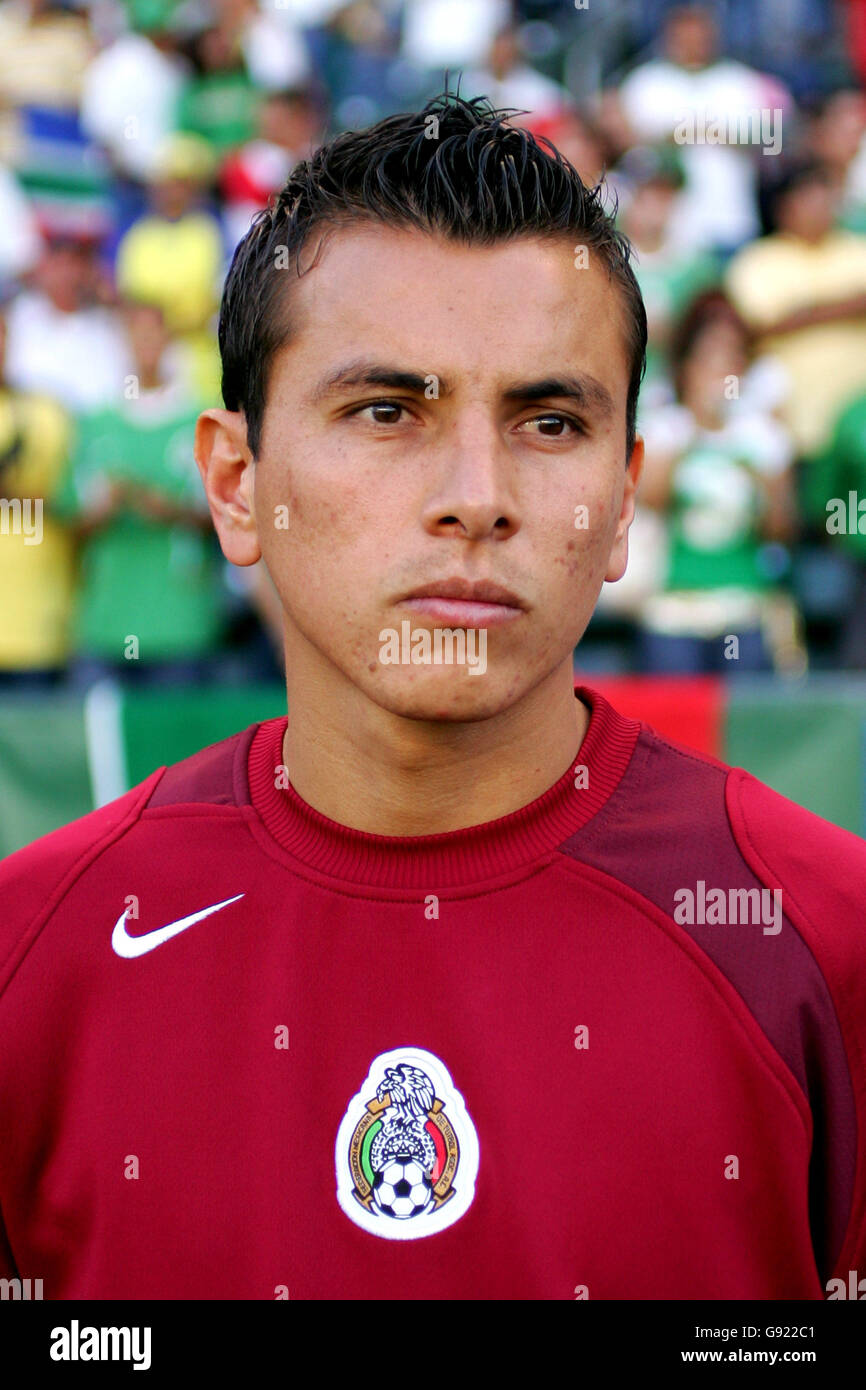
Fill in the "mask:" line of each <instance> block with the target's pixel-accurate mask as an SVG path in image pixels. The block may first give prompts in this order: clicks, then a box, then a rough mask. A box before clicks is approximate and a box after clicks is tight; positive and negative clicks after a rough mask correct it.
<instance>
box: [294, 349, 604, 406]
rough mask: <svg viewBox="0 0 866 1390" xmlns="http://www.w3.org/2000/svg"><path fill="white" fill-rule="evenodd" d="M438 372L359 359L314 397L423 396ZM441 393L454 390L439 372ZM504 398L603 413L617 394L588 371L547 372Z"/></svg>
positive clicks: (323, 382) (319, 399)
mask: <svg viewBox="0 0 866 1390" xmlns="http://www.w3.org/2000/svg"><path fill="white" fill-rule="evenodd" d="M435 375H436V374H435V373H433V372H428V373H427V374H426V376H425V375H424V374H423V373H421V372H412V371H403V370H401V369H400V368H399V367H394V366H391V365H389V364H387V363H381V362H372V361H367V360H364V359H362V360H356V361H354V362H347V363H345V364H344V365H343V366H342V367H338V368H336V370H335V371H333V372H330V373H329V374H328V376H326V377H323V378H322V380H321V381H320V382H319V383H318V385H317V386H316V387H315V388H314V390H313V392H312V395H311V396H310V401H311V403H312V404H314V405H316V404H320V403H321V402H322V401H324V400H327V399H328V397H331V396H339V395H341V394H344V393H345V392H347V391H351V390H355V389H357V388H358V387H368V386H375V387H382V388H384V389H385V390H391V391H408V392H412V393H414V394H415V395H419V396H423V395H424V394H425V391H426V389H427V385H428V383H429V381H430V379H431V377H434V376H435ZM436 381H437V389H438V394H439V397H440V398H441V397H443V396H449V395H451V394H452V392H453V389H454V388H453V386H452V385H451V383H450V381H448V380H446V378H444V377H441V376H436ZM502 395H503V399H504V400H506V401H512V402H515V403H519V402H521V401H542V400H547V399H548V398H550V397H553V398H556V399H562V400H570V401H573V402H574V403H575V404H576V405H577V406H578V407H579V408H580V409H581V410H587V411H595V412H596V413H597V414H599V415H612V414H613V412H614V403H613V397H612V396H611V394H610V392H609V391H608V389H607V387H606V386H603V385H602V383H601V382H600V381H598V380H597V378H596V377H594V376H590V375H589V374H587V373H583V374H580V375H573V374H571V373H567V374H565V375H563V376H547V377H542V378H540V379H538V380H536V381H522V382H516V383H515V384H514V385H512V386H509V387H508V388H507V390H505V391H503V393H502Z"/></svg>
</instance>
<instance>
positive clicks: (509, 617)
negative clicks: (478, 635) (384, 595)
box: [399, 578, 526, 628]
mask: <svg viewBox="0 0 866 1390" xmlns="http://www.w3.org/2000/svg"><path fill="white" fill-rule="evenodd" d="M399 602H400V606H401V607H403V608H409V609H411V610H412V612H413V613H419V614H424V615H425V616H426V617H428V618H434V619H436V620H438V621H439V622H442V623H449V624H450V625H451V626H452V627H477V628H481V627H485V628H486V627H499V626H501V625H502V624H504V623H509V622H514V621H515V619H517V618H521V617H523V615H524V613H525V612H526V606H525V604H524V602H523V600H522V599H521V598H519V597H518V595H517V594H515V593H512V591H511V590H510V589H506V588H504V587H503V586H502V585H501V584H495V583H493V582H492V581H491V580H486V579H482V580H478V581H477V582H475V583H473V582H471V581H470V580H468V579H459V578H453V579H441V580H434V581H433V583H431V584H424V585H420V586H419V587H418V588H417V589H413V590H412V591H411V593H409V594H406V595H405V597H404V598H402V599H400V600H399Z"/></svg>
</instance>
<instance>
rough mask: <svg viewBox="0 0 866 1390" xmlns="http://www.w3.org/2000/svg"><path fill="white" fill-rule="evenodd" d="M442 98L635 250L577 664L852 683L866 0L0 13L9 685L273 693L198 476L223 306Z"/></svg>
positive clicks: (0, 502)
mask: <svg viewBox="0 0 866 1390" xmlns="http://www.w3.org/2000/svg"><path fill="white" fill-rule="evenodd" d="M446 74H448V78H449V80H450V84H451V86H452V89H453V88H454V87H455V86H456V83H457V79H458V76H459V90H460V93H461V95H462V96H478V95H486V96H488V97H489V98H490V99H491V100H492V101H493V102H494V104H495V105H496V106H499V107H508V108H515V109H516V114H515V115H514V116H513V117H512V119H513V120H514V121H515V122H516V123H520V124H523V125H526V126H528V127H529V128H530V129H532V130H533V132H534V133H535V134H536V135H538V136H543V137H545V138H546V139H548V140H550V141H551V142H552V143H553V144H554V145H556V147H557V148H558V149H560V150H561V151H562V153H563V154H565V155H566V156H567V157H568V158H569V159H570V160H571V161H572V162H573V163H574V165H575V166H576V168H577V169H578V170H579V172H580V174H581V176H582V177H583V179H584V180H585V181H586V182H587V183H589V184H591V185H595V184H597V183H599V181H600V180H602V179H603V180H604V183H603V187H604V196H605V198H606V199H608V200H609V206H610V207H611V209H612V210H614V209H615V211H616V216H617V219H618V222H619V225H620V226H621V228H622V230H623V231H624V232H625V233H626V234H627V235H628V237H629V239H630V240H631V242H632V245H633V247H634V249H635V255H636V260H635V269H636V273H637V276H638V279H639V281H640V284H641V288H642V291H643V294H644V298H645V302H646V306H647V313H648V318H649V325H650V345H649V353H648V366H647V375H646V379H645V383H644V387H643V391H642V399H641V406H640V412H639V421H638V424H639V430H640V432H641V433H642V435H643V436H644V438H645V441H646V465H645V472H644V479H643V483H642V486H641V493H640V496H641V500H640V503H639V506H638V511H637V516H636V519H635V524H634V527H633V530H632V545H631V559H630V565H629V571H628V574H627V575H626V577H625V578H624V579H623V580H622V581H621V582H620V583H619V584H615V585H606V586H605V588H604V591H603V594H602V597H601V600H600V603H599V606H598V610H597V612H596V615H595V617H594V618H593V621H592V624H591V626H590V629H589V632H588V634H587V637H586V638H585V639H584V642H583V643H582V644H581V648H580V656H579V659H580V662H581V666H582V667H583V669H593V668H595V669H608V670H621V671H628V670H637V671H646V672H672V671H683V672H723V673H728V674H736V673H739V672H752V671H770V670H775V671H779V672H785V673H789V674H799V673H802V672H803V671H804V670H805V669H806V668H807V667H809V668H812V669H815V668H817V669H821V668H824V669H866V601H864V600H866V96H864V84H866V0H762V3H761V4H760V5H756V4H754V3H753V0H718V3H709V0H708V2H707V3H703V4H689V5H682V4H671V3H668V0H583V3H581V2H580V0H348V2H347V0H91V3H86V0H82V3H78V4H74V3H51V0H0V689H3V688H11V687H15V686H20V687H24V688H33V687H37V686H54V685H58V684H71V685H72V686H73V687H75V688H79V689H86V688H88V687H89V686H90V685H91V684H92V683H93V682H94V681H95V680H97V679H99V678H100V677H101V676H104V675H106V674H112V675H115V676H118V677H120V678H122V679H124V680H126V681H135V682H138V683H150V684H157V685H159V684H169V683H176V682H180V681H190V682H198V681H207V680H211V679H214V678H219V679H221V680H229V681H232V680H236V681H239V682H242V681H249V680H270V679H279V678H280V674H281V655H280V635H279V621H280V620H279V605H278V603H277V601H276V595H275V593H274V591H273V588H272V586H271V584H270V580H269V579H268V577H267V575H266V573H265V572H264V570H263V568H262V567H261V566H254V567H252V568H251V569H249V570H243V571H241V570H236V569H234V568H232V567H230V566H228V565H227V564H226V563H225V562H224V561H223V560H222V557H221V554H220V551H219V548H218V545H217V542H216V539H215V536H214V534H213V531H212V527H211V523H210V518H209V514H208V511H207V507H206V504H205V501H204V497H203V494H202V490H201V484H200V480H199V478H198V473H197V470H196V467H195V463H194V460H193V456H192V436H193V430H194V426H195V420H196V417H197V414H198V412H199V411H200V410H201V409H203V408H205V407H206V406H208V405H213V404H217V403H219V402H220V400H221V397H220V385H219V375H220V364H219V354H218V349H217V338H216V323H217V313H218V306H219V297H220V291H221V285H222V281H223V278H224V276H225V273H226V270H227V268H228V264H229V263H230V260H231V256H232V253H233V251H234V248H235V246H236V245H237V243H238V241H239V240H240V239H241V237H242V236H243V235H244V232H245V231H246V229H247V227H248V226H249V223H250V219H251V217H252V216H253V214H254V213H255V212H256V211H257V210H258V209H259V208H261V207H263V206H264V205H265V204H266V203H267V201H268V199H269V197H270V196H271V194H273V193H275V192H276V191H277V190H278V189H279V188H280V187H281V186H282V184H283V183H284V182H285V180H286V178H287V176H288V173H289V171H290V170H291V168H292V167H293V165H294V164H295V163H296V162H297V161H298V160H300V159H302V158H305V157H307V156H308V155H309V154H310V152H311V150H312V149H313V148H315V146H316V145H318V144H319V143H321V142H322V141H323V140H324V139H327V138H329V137H330V136H332V135H334V134H336V133H337V132H339V131H340V130H343V129H347V128H357V127H359V126H364V125H367V124H369V123H371V122H373V121H376V120H378V119H380V118H382V117H383V116H386V115H388V114H391V113H393V112H396V111H402V110H407V109H415V108H417V107H419V106H420V105H422V104H423V102H424V101H426V100H427V99H428V98H430V97H431V96H433V95H435V94H436V93H437V92H439V91H441V90H442V88H443V86H444V83H445V79H446ZM861 497H862V498H863V499H864V506H863V513H864V515H863V517H862V529H861V513H860V499H861Z"/></svg>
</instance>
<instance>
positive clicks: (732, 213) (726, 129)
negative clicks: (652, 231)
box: [619, 4, 791, 252]
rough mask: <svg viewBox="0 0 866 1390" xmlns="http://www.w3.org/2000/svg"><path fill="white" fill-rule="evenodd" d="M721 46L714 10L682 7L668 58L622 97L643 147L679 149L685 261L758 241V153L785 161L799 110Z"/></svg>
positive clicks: (655, 62)
mask: <svg viewBox="0 0 866 1390" xmlns="http://www.w3.org/2000/svg"><path fill="white" fill-rule="evenodd" d="M719 40H720V35H719V30H718V26H717V23H716V19H715V17H714V15H713V12H712V10H711V9H710V8H708V7H707V6H706V5H702V4H698V5H692V4H687V5H676V6H674V7H673V8H671V9H670V10H669V11H668V12H667V14H666V15H665V18H664V21H663V25H662V34H661V50H662V52H661V56H660V57H658V58H652V59H651V60H650V61H649V62H647V63H643V64H641V66H639V67H637V68H635V70H634V71H633V72H632V73H630V74H629V75H628V77H627V78H626V79H625V81H624V82H623V84H622V86H621V87H620V92H619V96H620V102H621V104H622V109H623V111H624V112H625V115H626V119H627V120H628V122H629V124H630V126H631V129H632V131H633V134H634V138H635V141H636V142H637V141H640V142H641V143H647V142H650V143H661V142H664V141H669V140H673V141H674V142H675V143H676V145H677V146H678V147H679V149H680V153H681V155H682V160H683V168H684V172H685V175H686V186H685V190H684V195H683V199H682V217H681V218H680V225H679V227H678V228H677V231H678V234H679V238H680V243H681V246H682V249H683V251H684V252H685V251H687V250H691V249H694V248H698V249H700V250H707V249H709V250H715V251H721V252H729V251H732V250H734V249H736V248H737V247H738V246H740V245H742V243H743V242H745V241H748V240H749V238H751V237H753V236H755V235H756V234H757V232H758V214H757V206H756V184H757V171H758V168H759V165H760V163H761V162H767V161H766V160H764V159H763V156H761V157H760V158H759V156H758V153H757V149H758V144H759V143H762V144H763V145H765V146H766V147H767V148H773V149H775V150H776V152H777V153H778V146H779V144H780V142H781V139H782V121H783V119H784V117H785V116H787V114H788V111H789V110H790V105H791V101H790V97H789V95H788V93H787V92H786V91H785V89H784V88H783V87H782V86H781V84H780V83H779V82H777V81H776V79H774V78H771V77H768V76H766V75H765V74H763V73H760V72H756V71H755V69H754V68H751V67H747V66H746V65H745V64H744V63H739V62H736V61H734V60H733V59H731V58H727V57H725V56H723V55H721V54H720V53H719ZM762 113H763V114H762ZM689 243H691V245H690V246H689Z"/></svg>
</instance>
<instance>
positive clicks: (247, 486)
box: [193, 409, 262, 565]
mask: <svg viewBox="0 0 866 1390" xmlns="http://www.w3.org/2000/svg"><path fill="white" fill-rule="evenodd" d="M193 452H194V454H195V461H196V463H197V465H198V471H199V473H200V474H201V480H202V482H203V483H204V490H205V492H206V493H207V500H208V503H209V505H210V511H211V516H212V517H213V524H214V527H215V528H216V532H217V535H218V536H219V539H220V545H221V546H222V552H223V555H225V557H226V559H227V560H230V561H231V563H232V564H233V565H254V564H255V563H256V561H257V560H259V559H261V554H262V552H261V550H260V548H259V540H258V531H257V528H256V518H255V512H254V509H253V481H254V478H255V459H254V458H253V456H252V454H251V453H250V450H249V446H248V445H247V425H246V419H245V417H244V414H243V411H235V410H217V409H213V410H205V411H203V413H202V414H201V415H200V416H199V417H198V420H197V422H196V427H195V444H194V446H193Z"/></svg>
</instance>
